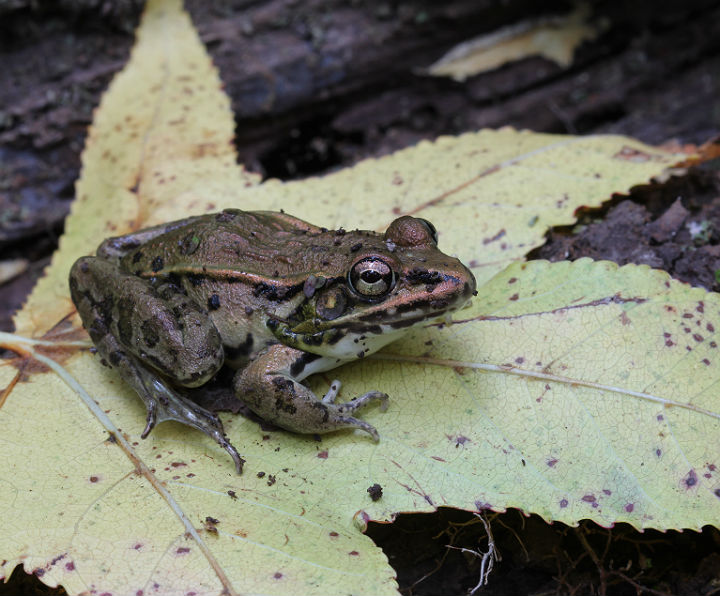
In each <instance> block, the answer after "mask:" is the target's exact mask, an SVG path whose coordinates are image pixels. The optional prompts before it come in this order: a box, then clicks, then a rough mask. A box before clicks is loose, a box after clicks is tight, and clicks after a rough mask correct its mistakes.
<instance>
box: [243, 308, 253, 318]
mask: <svg viewBox="0 0 720 596" xmlns="http://www.w3.org/2000/svg"><path fill="white" fill-rule="evenodd" d="M254 312H255V311H254V310H253V307H252V306H246V307H245V314H246V315H247V316H248V317H249V316H250V315H252V314H253V313H254Z"/></svg>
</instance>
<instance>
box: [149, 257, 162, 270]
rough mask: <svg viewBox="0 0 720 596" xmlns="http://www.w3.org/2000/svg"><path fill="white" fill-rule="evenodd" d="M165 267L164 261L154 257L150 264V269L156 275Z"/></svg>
mask: <svg viewBox="0 0 720 596" xmlns="http://www.w3.org/2000/svg"><path fill="white" fill-rule="evenodd" d="M164 266H165V261H164V260H163V258H162V257H155V258H154V259H153V261H152V263H151V264H150V269H152V270H153V273H157V272H158V271H160V270H161V269H162V268H163V267H164Z"/></svg>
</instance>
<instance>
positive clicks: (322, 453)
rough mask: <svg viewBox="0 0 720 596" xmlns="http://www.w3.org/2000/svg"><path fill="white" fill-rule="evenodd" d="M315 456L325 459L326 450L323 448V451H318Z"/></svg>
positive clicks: (326, 455)
mask: <svg viewBox="0 0 720 596" xmlns="http://www.w3.org/2000/svg"><path fill="white" fill-rule="evenodd" d="M317 456H318V457H319V458H320V459H327V458H328V452H327V450H325V451H319V452H318V454H317Z"/></svg>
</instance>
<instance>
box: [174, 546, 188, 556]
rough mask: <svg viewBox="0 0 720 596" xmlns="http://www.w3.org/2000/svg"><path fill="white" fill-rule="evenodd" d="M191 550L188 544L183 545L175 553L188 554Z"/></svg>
mask: <svg viewBox="0 0 720 596" xmlns="http://www.w3.org/2000/svg"><path fill="white" fill-rule="evenodd" d="M189 552H190V549H189V548H188V547H187V546H181V547H179V548H178V549H177V550H176V551H175V554H176V555H186V554H187V553H189Z"/></svg>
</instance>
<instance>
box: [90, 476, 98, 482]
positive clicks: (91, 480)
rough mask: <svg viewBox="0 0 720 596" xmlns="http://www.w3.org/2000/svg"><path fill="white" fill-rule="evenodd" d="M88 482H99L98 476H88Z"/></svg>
mask: <svg viewBox="0 0 720 596" xmlns="http://www.w3.org/2000/svg"><path fill="white" fill-rule="evenodd" d="M90 482H92V483H95V482H100V476H90Z"/></svg>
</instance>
